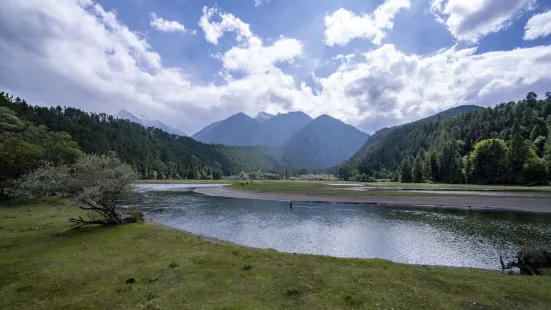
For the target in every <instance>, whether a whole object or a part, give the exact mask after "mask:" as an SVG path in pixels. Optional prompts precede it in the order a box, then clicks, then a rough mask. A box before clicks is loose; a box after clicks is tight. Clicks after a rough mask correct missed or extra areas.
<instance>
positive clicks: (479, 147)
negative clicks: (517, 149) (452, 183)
mask: <svg viewBox="0 0 551 310" xmlns="http://www.w3.org/2000/svg"><path fill="white" fill-rule="evenodd" d="M508 152H509V150H508V149H507V145H506V144H505V141H503V140H500V139H487V140H482V141H480V142H478V143H477V144H476V145H475V147H474V150H473V151H472V152H471V155H470V157H469V159H470V161H471V165H472V167H473V177H474V178H475V180H476V181H477V182H478V183H482V184H488V183H501V182H503V179H504V176H505V175H506V174H507V153H508Z"/></svg>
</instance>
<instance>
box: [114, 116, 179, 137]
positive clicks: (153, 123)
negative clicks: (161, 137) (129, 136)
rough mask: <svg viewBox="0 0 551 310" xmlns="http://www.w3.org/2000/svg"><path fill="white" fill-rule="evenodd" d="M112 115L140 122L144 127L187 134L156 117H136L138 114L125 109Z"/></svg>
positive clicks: (176, 133)
mask: <svg viewBox="0 0 551 310" xmlns="http://www.w3.org/2000/svg"><path fill="white" fill-rule="evenodd" d="M113 117H115V118H120V119H127V120H129V121H131V122H134V123H138V124H141V125H143V126H145V127H155V128H159V129H161V130H164V131H166V132H167V133H170V134H175V135H178V136H182V137H186V136H187V134H186V133H185V132H183V131H181V130H180V129H178V128H176V127H174V126H169V125H166V124H165V123H163V122H161V121H159V120H156V119H149V118H147V117H143V116H140V117H138V116H136V115H134V114H132V113H130V112H128V111H127V110H120V111H119V112H118V113H116V114H114V115H113Z"/></svg>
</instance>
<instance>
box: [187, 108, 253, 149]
mask: <svg viewBox="0 0 551 310" xmlns="http://www.w3.org/2000/svg"><path fill="white" fill-rule="evenodd" d="M258 128H260V124H259V123H258V122H257V121H256V120H254V119H252V118H251V117H249V116H248V115H247V114H245V113H237V114H235V115H232V116H230V117H228V118H226V119H225V120H222V121H219V122H216V123H213V124H210V125H208V126H207V127H205V128H203V129H202V130H201V131H199V132H198V133H196V134H194V135H193V136H192V138H193V139H195V140H197V141H201V142H204V143H215V144H224V145H231V146H248V145H250V143H249V141H250V139H251V137H252V135H253V134H254V133H255V132H256V131H257V130H258Z"/></svg>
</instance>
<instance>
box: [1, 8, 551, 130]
mask: <svg viewBox="0 0 551 310" xmlns="http://www.w3.org/2000/svg"><path fill="white" fill-rule="evenodd" d="M550 72H551V0H471V1H467V0H384V1H382V0H373V1H370V0H341V1H335V0H294V1H290V0H219V1H210V0H96V1H93V0H2V1H0V91H5V92H8V93H10V94H13V95H14V96H19V97H21V98H24V99H25V100H27V102H29V103H30V104H33V105H34V104H37V105H47V106H57V105H60V106H72V107H77V108H80V109H83V110H85V111H89V112H106V113H111V114H114V113H116V112H118V111H119V110H121V109H125V110H128V111H130V112H132V113H134V114H137V115H142V116H146V117H148V118H152V119H159V120H161V121H162V122H164V123H166V124H169V125H172V126H176V127H178V128H180V129H182V130H184V131H185V132H188V133H195V132H197V131H198V130H200V129H201V128H203V127H204V126H206V125H208V124H210V123H211V122H214V121H218V120H220V119H224V118H227V117H229V116H231V115H233V114H236V113H238V112H245V113H247V114H248V115H250V116H254V115H256V114H257V113H258V112H261V111H266V112H269V113H285V112H289V111H303V112H305V113H307V114H309V115H310V116H312V117H317V116H319V115H322V114H328V115H330V116H333V117H335V118H338V119H340V120H342V121H344V122H346V123H349V124H352V125H354V126H356V127H358V128H359V129H360V130H363V131H365V132H367V133H372V132H374V131H376V130H378V129H380V128H383V127H391V126H394V125H399V124H403V123H407V122H410V121H413V120H416V119H419V118H422V117H426V116H430V115H432V114H435V113H437V112H439V111H443V110H446V109H449V108H452V107H455V106H458V105H465V104H476V105H481V106H493V105H496V104H498V103H500V102H508V101H511V100H514V101H516V100H519V99H522V98H524V97H525V96H526V94H527V93H528V92H529V91H534V92H536V93H537V94H538V95H540V96H543V94H544V93H545V92H546V91H549V90H551V74H550Z"/></svg>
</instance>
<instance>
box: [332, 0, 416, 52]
mask: <svg viewBox="0 0 551 310" xmlns="http://www.w3.org/2000/svg"><path fill="white" fill-rule="evenodd" d="M409 7H410V0H386V1H385V2H384V3H383V4H381V5H379V6H378V7H377V9H375V11H374V12H373V13H371V14H365V15H363V16H358V15H356V14H354V13H353V12H350V11H348V10H345V9H343V8H340V9H339V10H337V11H335V12H334V13H333V14H331V15H327V16H325V44H326V45H328V46H334V45H346V44H348V42H350V41H352V40H353V39H356V38H363V39H368V40H371V42H373V43H374V44H377V45H380V44H381V41H382V40H383V39H384V37H385V36H386V32H387V31H388V30H390V29H392V27H394V23H393V19H394V17H395V16H396V14H398V12H399V11H400V10H402V9H408V8H409Z"/></svg>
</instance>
